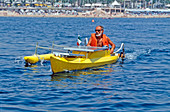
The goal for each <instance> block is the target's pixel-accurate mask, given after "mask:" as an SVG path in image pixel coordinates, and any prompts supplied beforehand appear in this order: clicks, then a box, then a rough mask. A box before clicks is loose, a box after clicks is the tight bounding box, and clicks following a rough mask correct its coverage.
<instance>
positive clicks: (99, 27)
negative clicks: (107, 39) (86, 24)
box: [95, 26, 104, 37]
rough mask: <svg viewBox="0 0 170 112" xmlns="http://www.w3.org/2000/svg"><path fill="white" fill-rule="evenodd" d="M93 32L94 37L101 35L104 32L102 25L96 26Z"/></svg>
mask: <svg viewBox="0 0 170 112" xmlns="http://www.w3.org/2000/svg"><path fill="white" fill-rule="evenodd" d="M95 32H96V37H101V36H102V34H103V32H104V29H103V26H97V27H96V29H95Z"/></svg>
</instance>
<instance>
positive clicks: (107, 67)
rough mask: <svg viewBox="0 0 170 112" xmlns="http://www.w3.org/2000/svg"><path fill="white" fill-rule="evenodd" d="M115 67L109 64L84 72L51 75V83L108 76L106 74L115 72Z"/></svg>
mask: <svg viewBox="0 0 170 112" xmlns="http://www.w3.org/2000/svg"><path fill="white" fill-rule="evenodd" d="M115 66H116V65H113V64H111V65H105V66H100V67H94V68H89V69H85V70H77V71H69V72H67V73H66V72H62V73H57V74H52V75H51V81H61V80H63V79H67V78H69V79H76V77H77V76H80V75H90V74H95V75H108V74H111V73H112V72H115V70H114V67H115Z"/></svg>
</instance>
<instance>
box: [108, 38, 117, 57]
mask: <svg viewBox="0 0 170 112" xmlns="http://www.w3.org/2000/svg"><path fill="white" fill-rule="evenodd" d="M107 40H108V43H109V44H110V45H111V46H112V48H111V49H110V54H112V53H113V52H114V49H115V47H116V46H115V44H114V43H113V42H112V41H111V40H110V38H109V37H107Z"/></svg>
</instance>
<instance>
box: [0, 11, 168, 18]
mask: <svg viewBox="0 0 170 112" xmlns="http://www.w3.org/2000/svg"><path fill="white" fill-rule="evenodd" d="M0 17H53V18H69V17H70V18H104V19H113V18H170V15H134V14H133V15H132V14H118V15H111V16H107V15H98V16H96V15H83V14H82V13H78V15H66V14H63V15H50V14H43V15H26V14H24V15H21V14H18V13H13V12H8V11H0Z"/></svg>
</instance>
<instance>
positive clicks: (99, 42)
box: [87, 26, 115, 54]
mask: <svg viewBox="0 0 170 112" xmlns="http://www.w3.org/2000/svg"><path fill="white" fill-rule="evenodd" d="M95 32H96V33H92V34H91V37H90V39H89V42H88V44H87V46H93V47H103V46H107V47H109V44H110V45H111V46H112V48H111V49H110V54H112V53H113V52H114V49H115V44H114V43H113V42H112V41H111V40H110V38H109V37H107V36H106V35H105V34H103V32H104V28H103V26H97V27H96V29H95Z"/></svg>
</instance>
